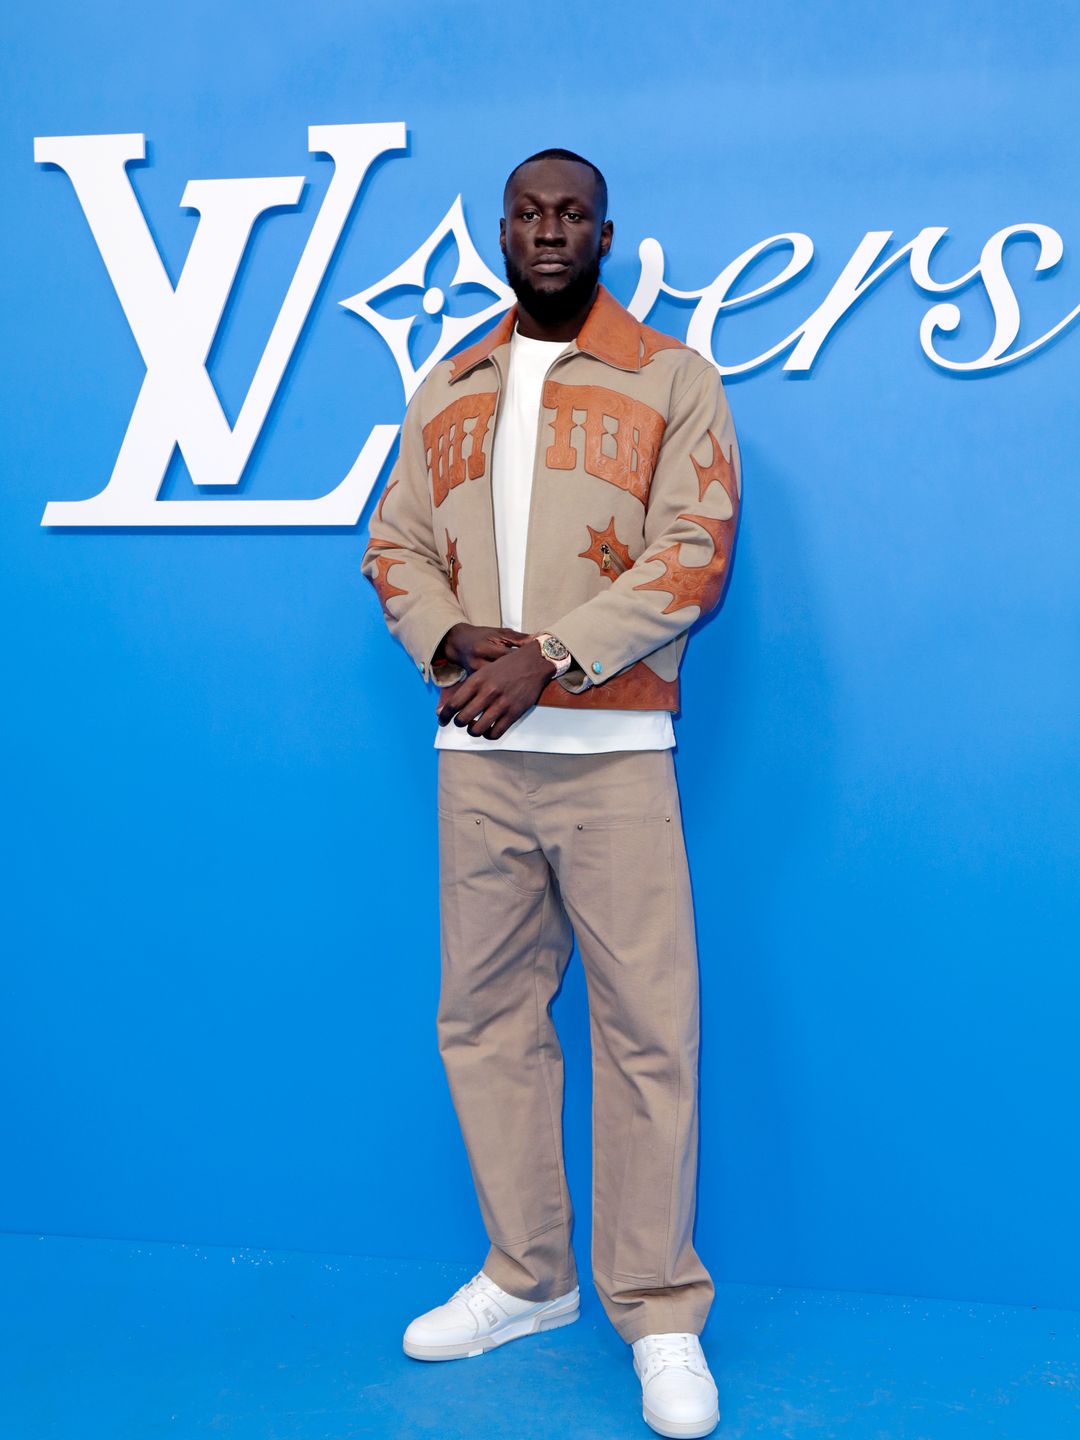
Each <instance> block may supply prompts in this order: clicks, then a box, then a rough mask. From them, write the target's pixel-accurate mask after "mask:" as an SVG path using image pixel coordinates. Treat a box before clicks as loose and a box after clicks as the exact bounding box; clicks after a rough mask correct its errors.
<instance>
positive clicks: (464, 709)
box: [454, 698, 490, 734]
mask: <svg viewBox="0 0 1080 1440" xmlns="http://www.w3.org/2000/svg"><path fill="white" fill-rule="evenodd" d="M488 704H490V700H481V699H478V698H477V699H472V700H470V701H468V703H467V704H465V705H462V706H461V707H460V708H459V710H458V712H457V714H456V715H455V716H454V724H455V725H460V726H461V727H462V728H463V729H464V727H465V726H467V725H472V724H473V722H474V721H476V720H479V718H480V716H481V715H482V714H483V713H484V708H485V706H486V705H488ZM471 733H472V732H471V731H470V734H471Z"/></svg>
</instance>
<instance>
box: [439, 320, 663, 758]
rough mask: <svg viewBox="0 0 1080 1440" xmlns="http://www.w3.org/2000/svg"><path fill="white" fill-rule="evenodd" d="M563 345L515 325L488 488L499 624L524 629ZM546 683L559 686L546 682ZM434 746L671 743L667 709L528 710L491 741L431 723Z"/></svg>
mask: <svg viewBox="0 0 1080 1440" xmlns="http://www.w3.org/2000/svg"><path fill="white" fill-rule="evenodd" d="M566 348H567V346H566V344H565V343H564V342H563V341H561V340H530V339H528V337H527V336H525V335H522V334H521V332H520V331H519V330H518V329H517V328H516V327H515V329H514V334H513V337H512V338H511V341H510V367H509V374H508V375H507V379H506V393H505V395H504V397H503V404H502V410H501V412H500V416H499V423H498V425H497V426H496V428H495V447H494V453H493V456H492V470H491V486H492V499H493V503H494V508H495V546H496V552H497V555H498V562H499V597H500V600H501V602H502V622H503V624H504V625H507V626H509V627H510V628H511V629H513V630H523V629H524V628H525V627H524V626H523V625H522V623H521V610H522V602H523V599H524V588H525V538H526V529H527V526H528V521H529V501H530V498H531V495H532V481H533V463H534V459H535V454H536V434H537V430H538V428H539V425H540V394H541V390H542V389H543V384H544V378H545V376H546V375H547V372H548V368H549V366H550V365H551V363H552V361H553V360H554V359H555V357H556V356H557V355H561V354H562V353H563V351H564V350H565V349H566ZM551 683H552V684H558V681H555V680H553V681H552V682H551ZM436 727H437V728H436V733H435V745H436V748H438V749H453V750H544V751H548V752H552V751H555V752H558V753H560V754H569V755H580V754H589V753H593V752H595V751H600V750H666V749H668V748H669V747H670V746H672V745H674V744H675V730H674V727H673V726H672V723H671V712H670V711H668V710H607V709H598V710H586V709H579V708H576V707H574V708H571V707H569V706H563V705H532V706H530V708H529V709H528V710H526V711H525V714H524V715H521V716H519V717H518V719H517V720H515V721H514V723H513V724H512V725H511V726H510V728H509V730H507V731H506V733H505V734H504V735H503V736H502V737H501V738H500V739H498V740H487V739H485V738H484V737H483V736H482V735H481V736H477V735H470V734H469V732H468V730H467V729H466V727H465V726H464V725H458V724H456V723H455V721H454V720H451V721H450V722H449V723H448V724H446V725H439V724H438V721H436Z"/></svg>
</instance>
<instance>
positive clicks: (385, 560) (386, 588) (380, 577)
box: [368, 540, 409, 610]
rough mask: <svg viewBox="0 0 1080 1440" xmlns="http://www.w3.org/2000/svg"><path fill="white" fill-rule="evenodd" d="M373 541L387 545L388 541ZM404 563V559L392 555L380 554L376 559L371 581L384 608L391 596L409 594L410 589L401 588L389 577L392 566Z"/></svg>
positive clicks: (376, 543)
mask: <svg viewBox="0 0 1080 1440" xmlns="http://www.w3.org/2000/svg"><path fill="white" fill-rule="evenodd" d="M372 543H373V544H375V545H378V544H380V543H381V544H383V545H385V544H387V543H388V542H387V541H385V540H384V541H381V542H380V541H373V542H372ZM368 548H369V549H370V548H371V546H369V547H368ZM404 564H405V561H404V560H400V559H395V558H394V557H393V556H392V555H380V556H379V558H378V559H377V560H376V561H375V574H374V575H372V576H371V577H370V578H371V583H372V584H373V585H374V586H375V592H376V594H377V595H378V597H379V603H380V604H381V605H382V607H383V609H384V610H385V609H386V602H387V601H388V600H389V599H390V598H391V596H393V595H408V593H409V592H408V590H401V589H399V587H398V586H397V585H395V584H394V582H393V581H392V580H391V579H389V574H390V570H391V567H392V566H394V565H404Z"/></svg>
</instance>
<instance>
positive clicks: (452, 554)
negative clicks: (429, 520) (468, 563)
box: [446, 530, 461, 597]
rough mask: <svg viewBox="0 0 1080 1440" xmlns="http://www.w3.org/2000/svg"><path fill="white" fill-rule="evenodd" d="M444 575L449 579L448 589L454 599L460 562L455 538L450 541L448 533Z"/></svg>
mask: <svg viewBox="0 0 1080 1440" xmlns="http://www.w3.org/2000/svg"><path fill="white" fill-rule="evenodd" d="M446 573H447V575H448V576H449V577H450V589H451V590H452V591H453V593H454V595H455V597H456V596H457V587H458V575H459V574H460V573H461V561H460V560H459V559H458V553H457V536H456V535H455V536H454V538H453V540H451V539H450V531H449V530H447V532H446Z"/></svg>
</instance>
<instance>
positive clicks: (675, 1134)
mask: <svg viewBox="0 0 1080 1440" xmlns="http://www.w3.org/2000/svg"><path fill="white" fill-rule="evenodd" d="M674 815H675V810H674V807H673V808H672V816H673V817H674ZM668 879H669V883H670V894H671V951H670V955H669V964H670V969H671V996H672V1011H673V1015H674V1021H673V1024H674V1033H673V1052H674V1054H675V1055H676V1057H677V1069H678V1083H677V1085H676V1090H675V1124H674V1126H673V1129H672V1137H671V1179H670V1182H669V1184H668V1205H667V1220H666V1222H665V1224H664V1263H663V1268H662V1272H661V1273H662V1274H663V1277H664V1283H665V1284H666V1285H670V1283H671V1277H670V1275H669V1272H668V1267H669V1266H670V1264H671V1219H672V1211H673V1209H674V1197H675V1171H676V1160H677V1152H678V1148H679V1119H680V1116H681V1114H682V1092H683V1053H682V1045H681V1043H680V1036H681V1034H682V1032H681V1030H680V1028H679V977H678V973H677V966H676V954H677V950H678V932H679V914H678V907H677V905H676V888H677V887H676V883H675V831H674V829H672V830H671V832H670V841H669V845H668ZM669 1303H670V1304H671V1313H672V1316H673V1317H674V1314H675V1306H674V1301H669Z"/></svg>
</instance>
